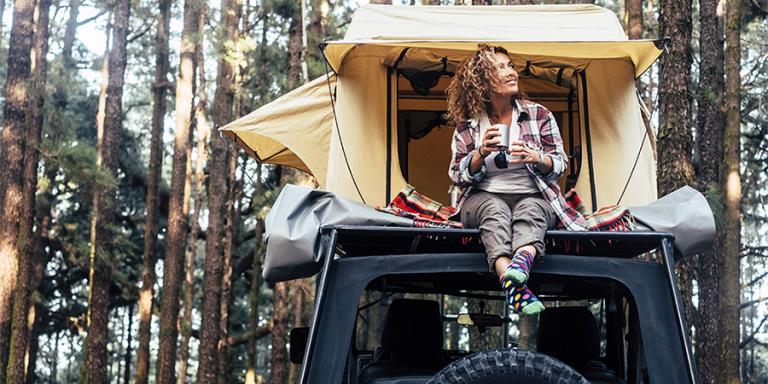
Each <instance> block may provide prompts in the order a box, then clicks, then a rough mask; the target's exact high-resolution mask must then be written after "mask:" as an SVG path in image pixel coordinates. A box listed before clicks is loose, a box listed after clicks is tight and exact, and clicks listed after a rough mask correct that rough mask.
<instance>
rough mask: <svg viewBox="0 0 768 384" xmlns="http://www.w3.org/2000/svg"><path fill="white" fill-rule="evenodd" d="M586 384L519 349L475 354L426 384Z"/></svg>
mask: <svg viewBox="0 0 768 384" xmlns="http://www.w3.org/2000/svg"><path fill="white" fill-rule="evenodd" d="M498 383H514V384H550V383H551V384H589V382H588V381H587V379H585V378H584V376H582V375H580V374H579V373H578V372H576V371H575V370H574V369H573V368H571V367H569V366H567V365H565V364H564V363H562V362H561V361H560V360H557V359H555V358H553V357H550V356H547V355H544V354H541V353H538V352H532V351H525V350H520V349H496V350H492V351H483V352H477V353H474V354H472V355H469V356H467V357H464V358H462V359H459V360H456V361H454V362H453V363H451V364H450V365H448V366H447V367H445V368H443V369H442V370H441V371H440V372H438V373H436V374H435V375H434V376H432V378H431V379H430V380H429V381H428V382H427V384H498Z"/></svg>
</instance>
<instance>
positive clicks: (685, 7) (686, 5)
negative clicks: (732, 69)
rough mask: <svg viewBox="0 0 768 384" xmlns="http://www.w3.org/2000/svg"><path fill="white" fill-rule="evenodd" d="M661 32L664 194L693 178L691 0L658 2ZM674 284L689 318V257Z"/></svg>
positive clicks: (661, 174)
mask: <svg viewBox="0 0 768 384" xmlns="http://www.w3.org/2000/svg"><path fill="white" fill-rule="evenodd" d="M659 27H660V29H661V36H669V37H670V38H671V39H672V41H671V43H670V45H669V53H668V54H667V55H666V56H664V57H662V60H661V71H660V80H659V108H660V114H659V138H658V142H659V145H658V154H659V162H658V171H659V175H658V189H659V195H660V196H663V195H666V194H668V193H670V192H672V191H674V190H676V189H678V188H680V187H682V186H684V185H692V184H693V182H694V170H693V161H692V147H693V136H692V132H691V114H692V113H691V109H692V100H691V89H690V88H691V62H692V58H691V46H690V41H691V1H690V0H674V1H666V2H664V3H662V4H661V10H660V13H659ZM677 272H678V284H679V287H680V293H681V295H682V297H683V303H684V306H685V312H686V317H687V318H688V320H689V322H692V320H693V304H692V290H693V275H694V268H693V264H692V260H691V259H687V260H683V261H681V262H680V263H678V264H677Z"/></svg>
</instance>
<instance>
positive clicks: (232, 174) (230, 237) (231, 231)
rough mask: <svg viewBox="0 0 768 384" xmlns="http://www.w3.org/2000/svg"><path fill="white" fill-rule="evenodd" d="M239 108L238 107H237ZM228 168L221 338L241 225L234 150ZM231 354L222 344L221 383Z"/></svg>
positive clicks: (226, 329) (225, 330)
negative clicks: (233, 259) (235, 244)
mask: <svg viewBox="0 0 768 384" xmlns="http://www.w3.org/2000/svg"><path fill="white" fill-rule="evenodd" d="M235 109H236V110H237V109H238V108H237V107H235ZM234 115H235V116H239V113H238V112H235V114H234ZM227 163H228V165H227V169H229V175H228V177H227V181H228V189H227V202H226V203H225V204H224V205H225V207H226V214H225V217H226V218H225V225H224V264H223V267H222V269H223V270H222V277H221V302H220V303H219V308H220V309H219V312H220V316H221V318H220V319H219V332H221V334H220V336H219V337H220V339H221V340H226V338H227V337H228V335H229V327H228V322H229V305H230V296H231V291H232V250H233V247H234V241H235V237H236V232H237V227H238V225H239V220H240V217H239V216H240V215H239V214H238V213H237V212H236V211H237V210H238V209H239V204H237V200H238V196H239V195H240V194H239V193H238V192H237V191H236V190H235V189H236V188H237V187H236V184H237V152H235V151H232V152H230V153H229V156H228V158H227ZM228 355H229V347H228V346H226V345H222V346H221V348H220V349H219V356H218V358H219V362H218V364H219V383H220V384H224V383H226V382H227V381H228V376H227V372H228V368H227V361H228V360H229V359H228V357H229V356H228Z"/></svg>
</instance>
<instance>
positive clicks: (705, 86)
mask: <svg viewBox="0 0 768 384" xmlns="http://www.w3.org/2000/svg"><path fill="white" fill-rule="evenodd" d="M717 5H718V0H699V9H700V25H701V26H707V27H704V28H701V35H700V36H699V52H700V55H701V66H700V69H699V90H698V93H697V99H698V100H697V101H698V109H697V113H696V117H697V120H698V124H697V128H698V131H697V138H696V158H695V160H696V179H697V186H698V189H699V191H701V192H702V193H704V194H705V195H706V196H707V197H708V198H709V200H710V201H711V202H712V203H711V204H710V206H711V207H713V210H715V211H717V210H718V207H720V206H722V198H723V197H722V193H721V192H722V190H721V189H720V187H719V171H718V170H719V167H720V162H721V159H722V156H723V155H722V154H723V150H722V149H723V147H722V142H723V128H724V127H723V124H724V123H725V121H724V120H723V116H722V109H721V108H722V94H723V86H724V84H723V29H722V28H723V23H722V18H721V17H719V16H718V14H717ZM715 217H716V218H720V217H722V213H721V212H715ZM717 227H718V228H722V224H721V223H718V225H717ZM723 235H724V232H723V231H722V230H721V231H718V237H719V238H720V239H721V240H719V241H716V242H715V248H714V249H713V250H711V251H707V252H704V253H701V254H699V256H698V262H697V265H696V273H697V283H698V287H699V305H698V308H699V310H698V312H697V314H696V319H695V325H696V366H697V367H698V369H699V378H700V380H701V382H702V383H711V384H715V383H719V382H720V381H719V379H718V376H719V375H720V373H721V372H722V369H723V367H722V359H720V353H721V352H722V343H723V337H722V335H723V333H722V331H721V329H720V325H721V324H720V320H721V313H722V312H721V309H720V296H721V290H720V278H721V277H720V276H721V275H722V267H723V260H722V252H721V249H720V246H718V244H720V243H722V236H723Z"/></svg>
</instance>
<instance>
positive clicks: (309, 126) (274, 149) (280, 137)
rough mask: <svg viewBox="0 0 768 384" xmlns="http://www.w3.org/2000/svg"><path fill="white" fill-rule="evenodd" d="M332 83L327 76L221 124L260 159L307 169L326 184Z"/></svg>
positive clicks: (223, 129)
mask: <svg viewBox="0 0 768 384" xmlns="http://www.w3.org/2000/svg"><path fill="white" fill-rule="evenodd" d="M329 84H330V85H331V86H332V87H335V86H336V77H335V76H331V77H330V78H329V79H326V77H325V76H322V77H321V78H318V79H315V80H314V81H310V82H309V83H307V84H304V85H303V86H301V87H299V88H296V89H294V90H293V91H292V92H289V93H287V94H285V95H283V96H281V97H279V98H278V99H277V100H274V101H273V102H271V103H269V104H267V105H264V106H263V107H261V108H259V109H257V110H255V111H253V112H251V113H249V114H248V115H246V116H243V117H242V118H240V119H238V120H235V121H234V122H232V123H229V124H227V125H226V126H225V127H224V128H222V132H224V133H225V134H226V135H227V136H229V137H231V138H233V139H235V140H236V142H237V143H238V145H240V147H241V148H243V149H244V150H245V151H246V152H248V154H249V155H251V156H252V157H254V158H256V159H258V160H259V161H262V162H265V163H269V164H277V165H287V166H289V167H293V168H296V169H300V170H302V171H304V172H307V173H309V174H311V175H313V176H315V178H316V179H317V181H318V183H319V184H320V185H321V186H322V185H325V175H326V171H327V168H328V146H329V143H330V138H331V127H332V126H333V111H332V108H331V98H330V91H329Z"/></svg>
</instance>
